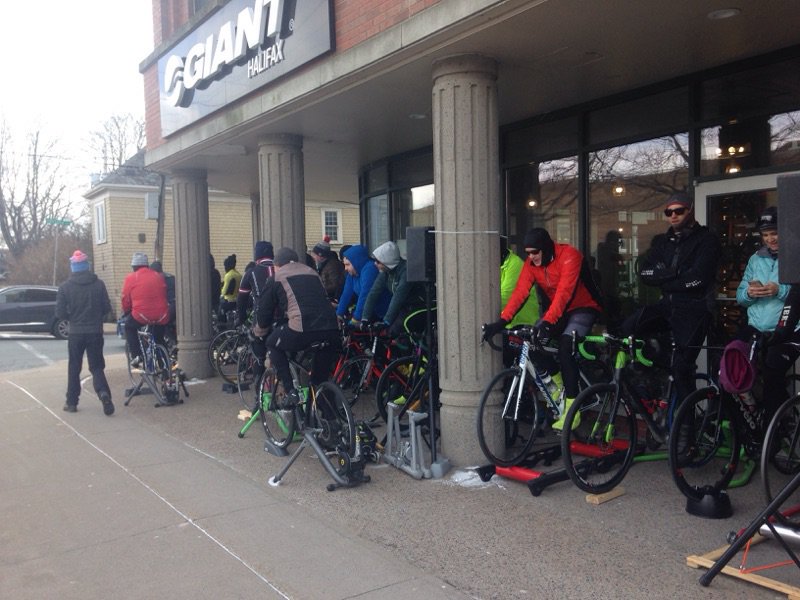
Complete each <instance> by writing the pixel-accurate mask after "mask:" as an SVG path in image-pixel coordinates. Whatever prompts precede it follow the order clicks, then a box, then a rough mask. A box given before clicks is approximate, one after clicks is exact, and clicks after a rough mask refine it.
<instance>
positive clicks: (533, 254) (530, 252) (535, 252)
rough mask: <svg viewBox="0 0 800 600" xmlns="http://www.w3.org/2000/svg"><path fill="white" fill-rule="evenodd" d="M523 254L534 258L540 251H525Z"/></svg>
mask: <svg viewBox="0 0 800 600" xmlns="http://www.w3.org/2000/svg"><path fill="white" fill-rule="evenodd" d="M525 253H526V254H528V255H530V256H535V255H537V254H539V253H541V250H525Z"/></svg>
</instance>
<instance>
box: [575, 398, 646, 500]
mask: <svg viewBox="0 0 800 600" xmlns="http://www.w3.org/2000/svg"><path fill="white" fill-rule="evenodd" d="M618 390H619V388H618V386H616V385H614V384H612V383H598V384H595V385H592V386H589V387H588V388H586V389H585V390H583V391H582V392H581V393H580V394H578V397H577V398H575V401H574V402H573V403H572V406H570V408H569V411H568V412H567V416H566V418H565V419H564V428H563V430H562V432H561V456H562V460H563V461H564V468H565V470H566V471H567V475H569V478H570V479H571V480H572V482H573V483H574V484H575V485H576V486H578V487H579V488H580V489H582V490H583V491H585V492H588V493H590V494H602V493H604V492H608V491H609V490H612V489H613V488H614V487H616V486H617V485H619V483H620V482H621V481H622V480H623V479H624V478H625V475H626V474H627V473H628V469H630V468H631V464H632V463H633V456H634V454H635V453H636V437H637V428H636V427H637V425H636V417H635V416H634V414H633V412H632V411H631V408H630V406H629V404H628V402H627V401H626V399H625V398H624V397H620V396H618Z"/></svg>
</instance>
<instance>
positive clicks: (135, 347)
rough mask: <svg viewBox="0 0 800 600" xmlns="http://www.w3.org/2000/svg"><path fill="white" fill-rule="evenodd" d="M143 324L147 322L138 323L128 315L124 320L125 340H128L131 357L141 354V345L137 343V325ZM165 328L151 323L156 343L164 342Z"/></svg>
mask: <svg viewBox="0 0 800 600" xmlns="http://www.w3.org/2000/svg"><path fill="white" fill-rule="evenodd" d="M143 325H147V323H139V321H137V320H136V319H134V318H133V317H130V316H129V317H128V319H127V320H126V321H125V340H126V341H127V342H128V348H130V351H131V358H136V357H137V356H141V355H142V346H141V344H140V343H139V327H142V326H143ZM165 328H166V326H165V325H153V337H155V340H156V344H163V343H164V329H165Z"/></svg>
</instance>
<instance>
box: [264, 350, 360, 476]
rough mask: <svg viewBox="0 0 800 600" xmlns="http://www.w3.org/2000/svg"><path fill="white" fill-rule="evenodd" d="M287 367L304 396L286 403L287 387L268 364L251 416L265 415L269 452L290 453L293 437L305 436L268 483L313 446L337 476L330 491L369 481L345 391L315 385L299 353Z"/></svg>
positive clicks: (333, 387) (333, 384)
mask: <svg viewBox="0 0 800 600" xmlns="http://www.w3.org/2000/svg"><path fill="white" fill-rule="evenodd" d="M325 345H326V344H325V343H316V344H312V346H311V347H310V348H309V350H310V351H312V352H313V351H316V350H319V349H320V348H323V347H324V346H325ZM289 368H290V371H291V374H292V382H293V385H294V387H295V389H296V390H298V391H299V393H300V401H299V402H298V403H297V404H295V405H294V406H291V407H287V406H285V405H284V397H285V395H286V392H285V390H284V389H283V385H282V384H281V382H280V381H279V380H278V377H277V373H276V372H275V370H274V369H273V368H271V367H269V368H267V370H266V371H265V372H264V375H263V377H261V380H260V382H259V387H258V392H259V395H258V397H259V398H260V406H259V408H258V411H257V415H253V419H255V418H256V416H259V417H260V419H261V424H262V426H263V427H264V432H265V433H266V435H267V441H266V443H265V446H264V448H265V450H267V451H269V452H270V453H272V454H275V455H276V456H286V455H287V454H288V453H287V452H286V448H287V447H288V446H289V445H290V444H291V443H292V442H293V441H294V440H296V439H300V440H301V443H300V445H299V446H298V448H297V449H296V450H295V451H294V453H293V454H292V455H291V456H290V457H289V460H288V461H287V463H286V465H284V467H283V468H282V469H281V471H280V472H279V473H278V474H276V475H274V476H273V477H271V478H270V479H269V484H270V485H273V486H275V485H278V484H279V483H280V481H281V479H282V478H283V476H284V475H285V474H286V472H287V471H288V470H289V468H290V467H291V466H292V464H293V463H294V461H295V460H296V459H297V457H298V456H299V455H300V453H301V452H302V451H303V450H304V449H305V447H306V446H311V448H312V449H313V450H314V452H316V454H317V456H318V457H319V459H320V461H321V462H322V466H323V467H324V468H325V470H326V471H327V472H328V474H330V476H331V477H332V478H333V479H334V481H335V483H334V484H331V485H329V486H328V490H329V491H330V490H333V489H335V488H336V487H340V486H347V487H351V486H354V485H359V484H360V483H365V482H367V481H369V479H370V478H369V476H368V475H364V473H363V466H364V465H363V461H362V460H361V456H360V452H359V450H360V447H359V444H358V437H357V435H356V424H355V420H354V419H353V414H352V412H351V411H350V406H349V405H348V403H347V401H346V400H345V397H344V394H342V391H341V390H340V389H339V388H338V387H337V386H336V384H335V383H333V382H332V381H324V382H322V383H320V384H319V385H316V386H313V385H311V384H310V382H309V381H308V375H309V373H308V370H307V369H305V368H304V367H303V366H302V364H300V363H299V362H298V361H297V356H296V355H295V356H294V357H292V358H290V360H289ZM251 420H252V419H251Z"/></svg>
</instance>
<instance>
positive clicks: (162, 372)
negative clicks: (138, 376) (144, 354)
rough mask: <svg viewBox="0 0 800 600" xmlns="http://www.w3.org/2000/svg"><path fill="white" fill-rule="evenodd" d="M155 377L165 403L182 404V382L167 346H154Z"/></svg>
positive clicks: (162, 400)
mask: <svg viewBox="0 0 800 600" xmlns="http://www.w3.org/2000/svg"><path fill="white" fill-rule="evenodd" d="M153 365H154V373H153V377H154V379H155V381H156V382H157V384H158V391H159V394H160V395H161V403H163V404H180V403H181V398H180V382H179V381H178V374H177V373H176V371H175V369H173V368H172V366H173V362H172V359H171V358H170V354H169V350H167V348H166V346H162V345H161V344H156V345H155V346H154V347H153Z"/></svg>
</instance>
